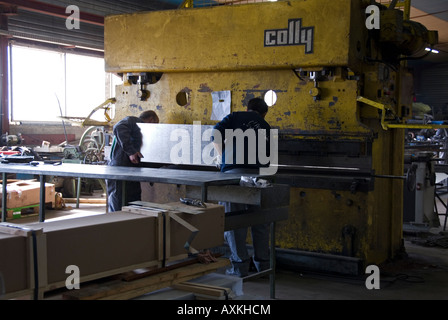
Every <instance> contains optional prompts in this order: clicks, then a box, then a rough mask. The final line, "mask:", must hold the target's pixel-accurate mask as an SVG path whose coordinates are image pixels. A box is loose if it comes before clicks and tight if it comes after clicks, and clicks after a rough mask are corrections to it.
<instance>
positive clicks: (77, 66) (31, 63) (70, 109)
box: [10, 45, 116, 122]
mask: <svg viewBox="0 0 448 320" xmlns="http://www.w3.org/2000/svg"><path fill="white" fill-rule="evenodd" d="M36 61H39V63H36ZM113 77H114V78H115V76H113ZM108 82H109V83H110V82H111V75H110V74H107V73H106V72H105V71H104V59H102V58H98V57H92V56H85V55H76V54H71V53H64V52H57V51H50V50H42V49H37V48H30V47H25V46H18V45H12V47H11V85H12V86H11V104H10V114H11V116H10V118H11V121H15V122H18V121H22V122H25V121H36V122H37V121H38V122H61V121H62V119H61V118H60V116H61V115H63V116H65V117H73V118H75V117H76V118H80V117H81V118H82V117H87V116H88V115H89V114H90V112H91V111H92V110H93V109H94V108H96V107H97V106H99V105H100V104H102V103H103V102H104V101H105V100H106V99H108V98H110V97H113V91H112V90H107V88H110V87H111V86H110V85H106V84H107V83H108ZM114 82H116V79H114ZM108 91H111V92H108ZM91 119H93V120H98V121H105V118H104V112H102V111H98V112H96V113H94V114H93V115H92V117H91Z"/></svg>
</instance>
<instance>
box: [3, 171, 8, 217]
mask: <svg viewBox="0 0 448 320" xmlns="http://www.w3.org/2000/svg"><path fill="white" fill-rule="evenodd" d="M7 183H8V181H6V172H3V173H2V222H6V216H7V209H8V208H7V207H6V202H7V199H8V198H7V194H6V184H7Z"/></svg>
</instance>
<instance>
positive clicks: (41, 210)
mask: <svg viewBox="0 0 448 320" xmlns="http://www.w3.org/2000/svg"><path fill="white" fill-rule="evenodd" d="M39 180H40V198H39V222H44V221H45V176H44V175H40V176H39Z"/></svg>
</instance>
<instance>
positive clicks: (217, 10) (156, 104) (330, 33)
mask: <svg viewBox="0 0 448 320" xmlns="http://www.w3.org/2000/svg"><path fill="white" fill-rule="evenodd" d="M217 4H219V3H217ZM221 4H222V3H221ZM369 5H371V1H361V0H332V1H328V0H312V1H302V0H291V1H278V2H263V3H251V4H241V5H214V6H208V7H201V8H179V9H176V10H166V11H154V12H139V13H133V14H124V15H114V16H108V17H106V19H105V63H106V71H107V72H113V73H116V74H119V75H121V76H122V77H123V79H124V83H123V85H119V86H117V89H116V91H117V93H116V97H115V99H116V102H115V118H114V121H118V120H119V119H121V118H123V117H125V116H127V115H138V114H140V112H141V111H143V110H148V109H151V110H155V111H156V112H157V113H158V115H159V117H160V124H173V125H176V124H177V125H192V124H193V123H194V122H195V121H197V122H200V124H201V125H207V126H212V125H214V124H215V123H217V120H212V111H214V110H213V106H214V105H215V103H214V102H216V101H215V100H214V95H213V94H214V93H224V92H230V100H231V101H230V102H229V104H230V110H231V111H242V110H245V108H246V106H247V102H248V101H249V100H250V99H251V98H253V97H264V96H265V95H266V93H268V94H269V99H270V101H271V102H275V103H274V104H273V105H272V106H271V107H270V111H269V112H268V114H267V117H266V120H267V121H268V122H269V123H270V124H271V126H272V127H273V128H275V129H278V159H279V160H278V162H279V163H278V164H279V167H278V171H277V174H276V175H275V181H276V182H277V183H283V184H288V185H289V186H290V187H291V189H290V199H291V200H290V201H291V202H290V212H289V219H288V220H287V221H286V222H282V223H279V225H278V226H277V243H276V245H277V247H278V248H279V251H281V250H285V252H286V253H288V254H289V253H290V252H300V253H302V254H307V253H312V254H314V256H315V257H317V259H318V260H319V259H320V255H323V256H326V257H334V261H336V262H338V263H333V264H330V265H326V267H327V268H329V269H331V268H334V269H333V271H338V270H337V269H338V268H340V266H341V265H342V264H341V263H340V262H341V261H349V262H348V263H349V264H353V266H354V267H353V268H352V267H351V266H350V267H349V269H350V271H349V272H352V271H353V270H354V272H357V271H359V270H357V269H358V268H360V266H361V267H364V266H366V265H368V264H379V263H382V262H384V261H386V260H387V259H390V258H394V257H395V256H396V255H397V254H399V253H400V252H402V250H403V240H402V223H403V217H402V214H403V213H402V212H403V202H402V201H403V200H402V198H403V188H404V180H403V179H400V177H404V164H403V162H404V159H403V158H404V140H405V139H404V131H405V130H404V128H406V127H409V126H408V125H407V123H406V120H407V119H409V118H410V117H411V116H412V114H411V110H412V109H411V103H412V93H413V91H412V90H413V77H412V74H411V73H410V71H409V70H408V69H407V68H406V67H405V63H403V62H404V61H406V60H405V59H406V58H407V57H410V56H419V55H422V54H424V52H425V51H424V48H425V47H426V46H431V45H434V44H435V43H437V32H434V31H428V30H427V29H426V28H425V27H424V26H422V25H421V24H419V23H415V22H412V21H408V20H405V19H404V18H403V11H401V10H398V9H396V8H393V7H392V6H390V7H389V8H388V7H385V6H382V5H380V4H374V7H375V8H377V9H378V11H377V12H376V14H378V16H377V17H378V19H379V20H378V19H377V20H376V21H373V20H370V22H371V23H372V25H371V27H368V26H367V25H366V20H368V19H369V17H370V16H371V15H372V14H374V13H375V12H374V11H371V10H368V11H367V12H366V8H367V6H369ZM375 8H374V9H375ZM370 19H372V17H371V18H370ZM373 22H378V23H379V28H375V27H374V24H373ZM372 26H373V27H372ZM218 96H219V95H218ZM224 100H225V99H223V100H222V101H221V100H219V101H218V102H224ZM394 177H398V178H399V179H395V178H394ZM278 259H281V254H280V255H279V256H278ZM338 259H341V260H340V261H339V260H338ZM318 260H317V261H318ZM294 263H295V264H300V263H301V261H300V258H299V259H298V260H297V261H295V262H294ZM317 265H320V266H323V265H325V264H323V263H318V264H316V265H315V266H314V267H317ZM311 267H313V266H311ZM342 268H343V267H342ZM351 268H352V269H351ZM340 271H342V272H345V271H344V270H340ZM362 272H364V271H362Z"/></svg>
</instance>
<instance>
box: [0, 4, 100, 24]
mask: <svg viewBox="0 0 448 320" xmlns="http://www.w3.org/2000/svg"><path fill="white" fill-rule="evenodd" d="M0 4H2V5H9V6H12V7H17V8H20V9H22V10H26V11H32V12H37V13H41V14H45V15H50V16H54V17H59V18H64V19H66V18H68V17H69V15H68V14H67V13H66V12H65V10H66V8H64V7H60V6H56V5H53V4H48V3H43V2H39V1H33V0H1V1H0ZM79 20H80V21H81V22H85V23H89V24H94V25H98V26H104V17H102V16H98V15H95V14H91V13H88V12H80V18H79Z"/></svg>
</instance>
